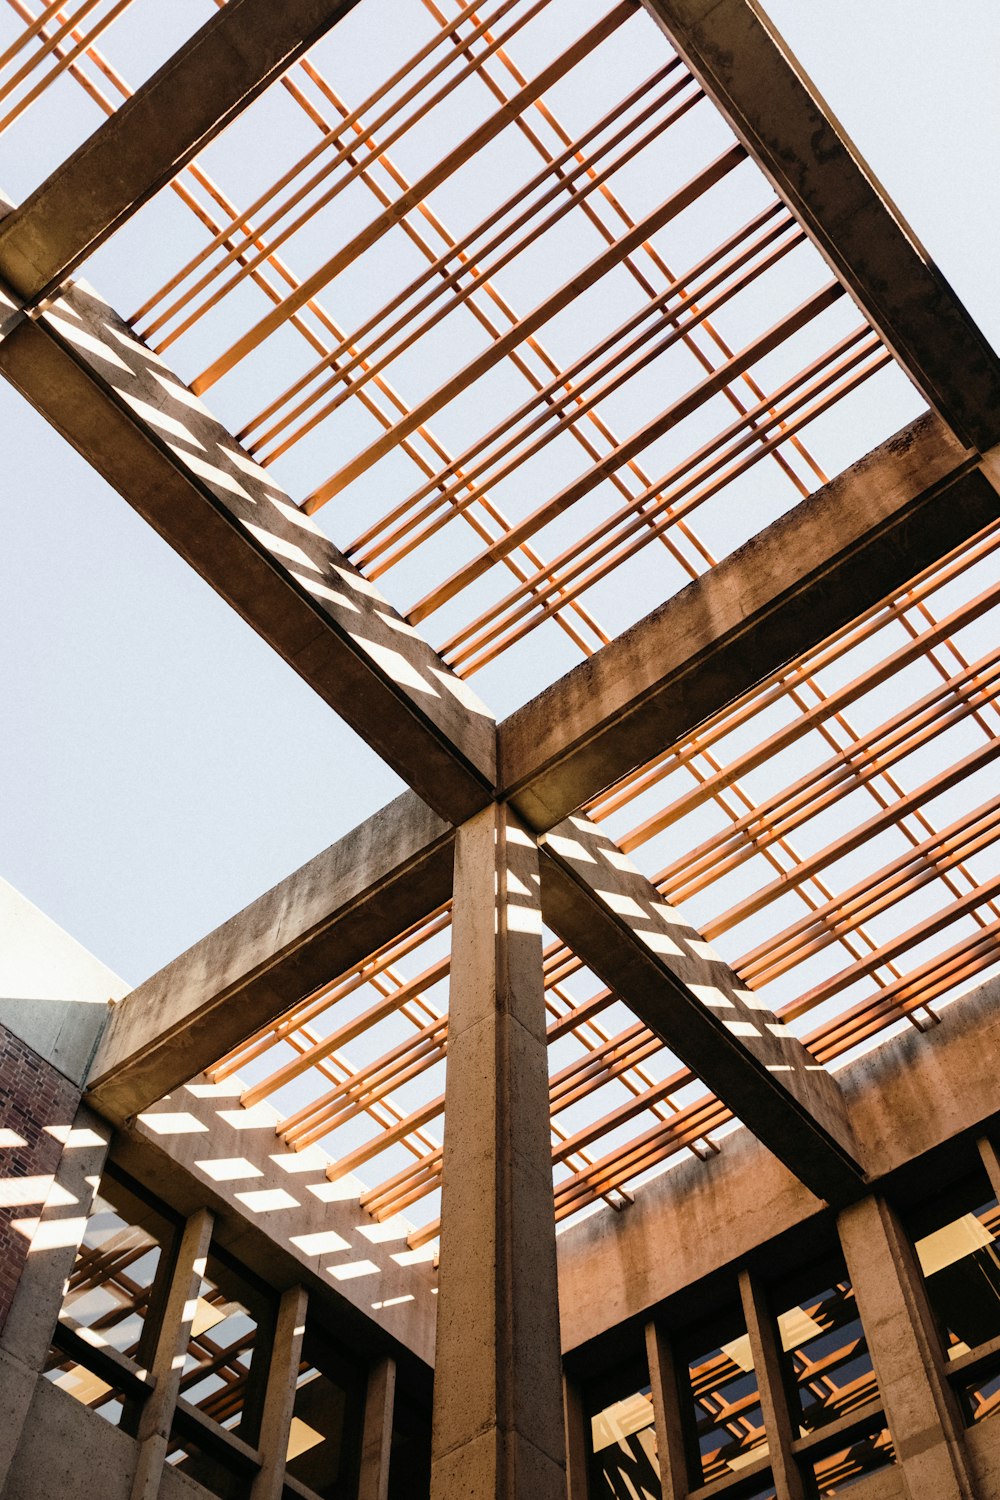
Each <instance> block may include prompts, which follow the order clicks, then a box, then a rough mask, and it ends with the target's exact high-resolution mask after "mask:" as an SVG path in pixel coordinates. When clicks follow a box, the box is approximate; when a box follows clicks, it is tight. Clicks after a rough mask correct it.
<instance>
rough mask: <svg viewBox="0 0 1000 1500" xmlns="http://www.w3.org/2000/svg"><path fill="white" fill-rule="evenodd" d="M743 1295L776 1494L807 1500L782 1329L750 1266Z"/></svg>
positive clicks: (744, 1275) (744, 1272) (742, 1283)
mask: <svg viewBox="0 0 1000 1500" xmlns="http://www.w3.org/2000/svg"><path fill="white" fill-rule="evenodd" d="M740 1298H741V1300H742V1302H743V1316H744V1317H745V1318H746V1324H747V1337H748V1338H749V1340H750V1353H751V1354H752V1355H753V1365H754V1370H755V1372H756V1375H757V1389H758V1391H759V1393H760V1409H761V1412H762V1414H763V1417H764V1431H765V1432H766V1434H767V1444H768V1454H769V1457H770V1459H771V1475H772V1478H773V1479H774V1488H775V1493H776V1494H777V1497H778V1500H804V1497H805V1489H804V1486H803V1483H802V1472H801V1470H800V1469H799V1466H798V1464H797V1463H796V1461H795V1458H794V1456H793V1454H792V1443H793V1442H794V1440H795V1438H796V1437H797V1436H798V1434H797V1433H796V1430H795V1424H794V1423H793V1421H792V1416H791V1412H790V1411H789V1407H788V1397H787V1395H786V1394H785V1382H784V1374H783V1371H782V1368H781V1348H780V1346H779V1343H778V1332H777V1328H776V1326H775V1323H774V1319H773V1318H772V1317H771V1313H770V1309H769V1307H768V1305H767V1298H766V1296H765V1295H764V1288H763V1287H762V1286H761V1285H760V1283H759V1282H758V1280H757V1278H756V1277H755V1276H754V1275H753V1274H752V1273H751V1272H750V1271H748V1270H747V1269H746V1268H744V1269H743V1270H742V1271H741V1272H740Z"/></svg>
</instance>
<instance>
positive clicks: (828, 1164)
mask: <svg viewBox="0 0 1000 1500" xmlns="http://www.w3.org/2000/svg"><path fill="white" fill-rule="evenodd" d="M541 848H542V850H543V851H544V857H543V861H542V910H543V913H544V917H545V921H546V923H547V924H548V925H549V926H550V927H552V928H554V929H555V931H556V932H558V934H559V936H560V937H561V938H563V939H564V941H565V942H567V943H568V944H569V945H570V947H571V948H572V949H573V951H574V953H576V954H577V955H578V956H579V957H580V958H582V959H583V961H584V963H586V964H587V965H588V966H589V967H590V968H591V969H593V971H594V973H595V974H597V975H599V977H600V978H601V979H603V980H604V982H605V984H606V985H607V986H608V988H609V989H611V990H613V991H614V992H615V993H616V994H617V995H618V996H619V997H620V998H621V999H622V1000H624V1002H625V1004H626V1005H628V1006H629V1007H630V1008H631V1009H632V1010H634V1011H635V1013H636V1015H637V1016H638V1017H639V1019H640V1020H641V1021H643V1022H645V1024H646V1025H647V1026H648V1027H649V1029H650V1030H651V1031H652V1032H653V1033H654V1035H655V1036H658V1037H659V1038H660V1040H661V1041H662V1042H663V1043H664V1045H665V1046H667V1047H669V1048H670V1050H671V1051H672V1052H674V1053H676V1055H677V1056H678V1057H679V1058H680V1059H681V1061H682V1062H685V1063H686V1064H687V1065H688V1067H689V1068H691V1069H692V1070H693V1071H694V1072H695V1073H697V1075H698V1077H699V1078H701V1079H702V1081H703V1082H704V1083H705V1084H706V1086H707V1087H708V1088H710V1089H711V1090H712V1092H713V1093H715V1094H718V1096H719V1098H720V1099H724V1100H725V1102H726V1104H728V1106H729V1107H730V1109H732V1111H733V1113H734V1114H736V1115H737V1116H738V1117H739V1119H740V1120H742V1121H743V1123H744V1124H745V1125H746V1127H747V1129H748V1130H751V1131H752V1132H753V1134H754V1135H755V1136H757V1138H758V1139H759V1140H760V1141H762V1142H763V1143H764V1145H765V1146H767V1147H768V1148H769V1150H771V1151H773V1152H774V1154H775V1156H777V1157H778V1158H779V1160H781V1161H783V1162H784V1163H785V1165H786V1166H787V1167H789V1168H790V1169H791V1170H792V1171H793V1172H794V1173H795V1174H796V1176H797V1177H798V1178H799V1179H800V1180H801V1181H802V1182H804V1183H805V1184H806V1186H807V1187H808V1188H809V1189H810V1191H811V1192H813V1193H815V1195H816V1196H817V1197H818V1198H825V1199H826V1200H827V1201H828V1202H831V1203H838V1202H840V1203H842V1202H847V1201H849V1200H850V1199H851V1198H852V1197H854V1196H856V1195H857V1193H858V1192H859V1191H860V1190H861V1187H862V1181H863V1172H862V1169H861V1167H860V1165H859V1164H858V1160H857V1148H856V1146H855V1143H854V1138H853V1134H852V1131H851V1127H850V1123H849V1121H848V1117H847V1110H846V1108H845V1105H844V1101H843V1098H842V1096H841V1093H840V1089H839V1088H838V1086H837V1083H836V1081H835V1080H834V1078H833V1077H832V1075H831V1074H829V1073H827V1072H826V1070H825V1069H824V1068H822V1067H821V1066H819V1065H818V1064H817V1063H816V1061H815V1059H814V1058H813V1057H812V1055H811V1053H809V1052H807V1051H806V1049H805V1048H804V1047H803V1046H802V1043H801V1042H800V1041H798V1039H797V1038H796V1037H795V1036H794V1035H793V1034H792V1033H791V1032H790V1031H788V1030H787V1029H786V1028H785V1027H784V1025H783V1024H782V1023H781V1022H779V1021H777V1020H776V1019H775V1017H774V1015H773V1014H772V1013H771V1011H769V1010H768V1009H766V1008H765V1007H763V1006H762V1005H761V1004H760V1003H759V1002H758V1001H757V999H756V997H755V996H754V995H753V994H752V993H751V992H750V991H749V990H747V989H746V988H745V986H743V985H742V984H741V982H740V980H739V978H738V977H737V976H736V974H734V973H733V971H732V969H730V968H729V967H728V965H727V964H725V963H723V961H722V960H721V959H720V958H719V957H718V956H717V955H716V954H715V953H713V951H712V950H711V948H709V946H708V944H707V943H706V942H705V941H704V940H703V939H702V938H700V937H699V936H698V934H697V933H696V932H695V931H694V930H693V929H692V928H691V927H689V926H688V924H687V923H686V922H685V920H684V918H683V917H682V916H681V915H680V914H679V913H678V912H677V911H676V910H675V909H674V908H673V907H671V906H668V905H667V903H666V902H665V901H664V900H663V899H662V898H661V896H660V894H659V892H658V891H657V890H656V888H655V886H653V885H651V884H650V883H649V881H648V880H647V879H646V878H645V876H644V875H642V874H640V872H639V871H638V870H637V869H636V868H635V867H634V866H633V865H632V864H631V863H630V862H629V860H628V859H626V857H625V856H624V855H623V854H622V852H621V851H620V849H619V848H618V847H617V845H616V844H614V843H613V842H612V840H611V839H609V838H607V837H606V836H605V835H604V834H602V833H601V832H600V830H599V829H598V828H596V827H595V826H594V825H593V824H592V823H591V822H590V821H589V820H588V819H587V818H584V817H582V816H576V817H573V818H568V819H567V820H566V821H565V822H564V823H561V824H560V825H559V826H558V828H556V829H553V831H552V832H551V833H549V834H547V835H545V837H544V838H543V839H542V841H541Z"/></svg>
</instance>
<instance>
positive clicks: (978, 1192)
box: [910, 1170, 1000, 1359]
mask: <svg viewBox="0 0 1000 1500" xmlns="http://www.w3.org/2000/svg"><path fill="white" fill-rule="evenodd" d="M910 1228H911V1232H912V1233H913V1237H914V1241H915V1245H916V1251H917V1259H918V1261H919V1262H920V1269H921V1271H922V1273H923V1276H924V1280H925V1283H926V1286H927V1295H928V1297H929V1299H930V1303H931V1307H932V1308H933V1310H934V1314H935V1317H936V1318H937V1321H938V1324H939V1326H940V1329H941V1335H942V1338H943V1340H944V1346H945V1351H946V1353H947V1355H948V1358H949V1359H957V1358H958V1357H959V1355H962V1354H967V1353H968V1352H969V1350H970V1349H975V1348H976V1347H977V1346H978V1345H979V1344H984V1343H986V1342H987V1341H988V1340H990V1339H994V1338H997V1337H998V1336H1000V1255H998V1249H1000V1246H998V1244H997V1235H998V1233H1000V1210H998V1208H997V1200H996V1196H995V1195H994V1193H993V1189H992V1188H991V1186H990V1181H989V1178H988V1177H987V1175H986V1172H985V1171H983V1170H980V1171H977V1172H975V1173H973V1174H971V1175H970V1176H969V1177H967V1178H966V1179H964V1180H963V1181H962V1182H961V1183H960V1184H959V1185H958V1186H957V1187H956V1188H954V1189H953V1190H952V1191H950V1192H949V1193H948V1194H947V1195H946V1196H944V1197H941V1198H938V1199H936V1200H935V1201H934V1202H933V1203H931V1204H928V1205H927V1206H926V1208H924V1209H923V1210H922V1211H921V1212H919V1213H917V1214H915V1215H913V1216H912V1218H911V1221H910Z"/></svg>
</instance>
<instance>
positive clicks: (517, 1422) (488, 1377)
mask: <svg viewBox="0 0 1000 1500" xmlns="http://www.w3.org/2000/svg"><path fill="white" fill-rule="evenodd" d="M455 891H456V900H455V906H454V916H453V937H452V957H451V987H450V1000H449V1027H448V1072H447V1079H446V1085H445V1126H446V1133H445V1146H444V1170H443V1192H442V1202H441V1267H440V1278H441V1295H440V1297H439V1298H438V1303H439V1306H438V1324H437V1358H436V1365H435V1375H434V1421H433V1436H432V1450H431V1451H432V1467H431V1497H432V1500H467V1497H475V1500H520V1497H524V1496H528V1495H531V1496H532V1497H537V1500H564V1497H565V1493H566V1472H565V1448H564V1436H563V1402H562V1370H561V1366H560V1362H559V1309H558V1296H557V1282H556V1247H555V1220H554V1213H553V1203H552V1166H551V1146H550V1139H549V1100H548V1093H549V1090H548V1065H547V1056H546V1044H545V1000H544V994H543V985H542V921H541V910H540V893H539V877H538V851H537V849H536V848H535V845H534V842H533V840H532V839H531V838H530V836H529V835H528V834H527V833H526V832H525V831H524V830H523V829H522V828H521V827H520V825H519V824H518V823H517V822H516V820H515V819H514V818H512V816H511V815H510V814H509V813H508V812H507V811H506V810H505V809H503V808H500V807H495V808H491V809H487V810H486V811H485V812H483V813H480V814H479V816H478V817H477V818H474V819H472V820H471V821H470V822H469V823H467V824H466V825H465V827H463V828H461V829H459V831H458V834H457V837H456V844H455Z"/></svg>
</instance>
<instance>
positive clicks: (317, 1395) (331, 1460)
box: [286, 1319, 364, 1500]
mask: <svg viewBox="0 0 1000 1500" xmlns="http://www.w3.org/2000/svg"><path fill="white" fill-rule="evenodd" d="M363 1388H364V1378H363V1375H362V1373H361V1371H360V1370H359V1369H358V1368H357V1367H356V1366H355V1365H353V1364H352V1363H351V1362H350V1361H349V1360H347V1359H346V1358H345V1357H344V1356H343V1355H341V1354H340V1353H339V1351H338V1350H337V1349H336V1347H335V1345H334V1344H333V1342H332V1340H331V1339H330V1338H329V1337H328V1336H327V1335H326V1334H325V1333H324V1332H323V1330H322V1328H321V1327H320V1326H319V1325H317V1324H316V1323H315V1321H314V1320H312V1319H310V1320H309V1322H308V1323H307V1325H306V1336H305V1339H304V1341H303V1346H302V1362H301V1364H300V1366H299V1374H298V1378H297V1380H296V1383H295V1405H294V1407H293V1411H292V1425H291V1429H290V1431H289V1434H288V1453H287V1457H286V1469H287V1472H288V1473H289V1474H290V1475H291V1476H292V1478H293V1479H298V1480H299V1481H300V1482H301V1483H302V1484H305V1485H308V1487H309V1489H311V1490H312V1491H313V1492H314V1493H315V1494H317V1495H320V1496H322V1497H323V1500H339V1497H340V1496H342V1495H343V1496H346V1495H350V1494H353V1492H354V1476H355V1471H356V1466H357V1460H358V1452H357V1436H358V1433H359V1431H360V1428H361V1419H362V1402H363Z"/></svg>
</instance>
